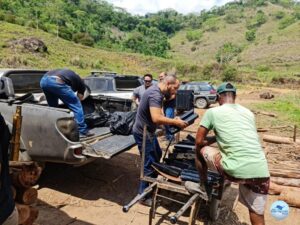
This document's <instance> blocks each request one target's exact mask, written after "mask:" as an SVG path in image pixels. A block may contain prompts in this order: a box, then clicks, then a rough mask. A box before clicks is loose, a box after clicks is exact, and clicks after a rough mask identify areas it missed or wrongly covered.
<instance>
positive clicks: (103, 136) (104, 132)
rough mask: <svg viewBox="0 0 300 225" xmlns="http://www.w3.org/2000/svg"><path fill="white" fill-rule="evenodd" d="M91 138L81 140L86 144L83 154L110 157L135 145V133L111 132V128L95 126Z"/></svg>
mask: <svg viewBox="0 0 300 225" xmlns="http://www.w3.org/2000/svg"><path fill="white" fill-rule="evenodd" d="M91 132H93V133H95V136H93V137H92V138H90V139H86V140H83V141H81V143H82V144H83V145H84V146H85V149H84V150H83V152H82V154H83V155H86V156H91V157H98V158H105V159H110V158H112V157H113V156H115V155H118V154H120V153H122V152H124V151H126V150H129V149H130V148H131V147H133V146H134V145H135V140H134V138H133V135H117V134H112V133H110V130H109V128H107V127H99V128H94V129H93V130H91Z"/></svg>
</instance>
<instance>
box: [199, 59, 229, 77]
mask: <svg viewBox="0 0 300 225" xmlns="http://www.w3.org/2000/svg"><path fill="white" fill-rule="evenodd" d="M223 69H224V66H222V65H220V64H219V63H213V64H208V65H205V66H204V67H203V69H202V78H203V79H204V80H210V79H212V78H217V77H220V74H221V73H222V72H223Z"/></svg>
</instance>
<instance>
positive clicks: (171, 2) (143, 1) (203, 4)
mask: <svg viewBox="0 0 300 225" xmlns="http://www.w3.org/2000/svg"><path fill="white" fill-rule="evenodd" d="M107 1H108V2H110V3H112V4H113V5H114V6H117V7H121V8H124V9H126V11H127V12H129V13H131V14H134V15H145V14H146V13H155V12H158V11H160V10H163V9H169V8H172V9H175V10H176V11H177V12H180V13H182V14H187V13H192V12H200V11H201V10H203V9H206V10H207V9H210V8H212V7H213V6H220V5H224V4H225V3H227V2H230V1H232V0H107Z"/></svg>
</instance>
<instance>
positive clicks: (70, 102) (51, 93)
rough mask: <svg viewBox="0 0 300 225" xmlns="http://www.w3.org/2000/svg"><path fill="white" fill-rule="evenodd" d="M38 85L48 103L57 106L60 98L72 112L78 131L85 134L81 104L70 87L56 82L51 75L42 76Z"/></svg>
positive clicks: (86, 130)
mask: <svg viewBox="0 0 300 225" xmlns="http://www.w3.org/2000/svg"><path fill="white" fill-rule="evenodd" d="M40 85H41V88H42V89H43V92H44V94H45V96H46V99H47V102H48V105H49V106H51V107H58V99H60V100H61V101H62V102H63V103H64V104H65V105H66V106H67V107H68V108H69V109H70V110H71V111H72V112H73V113H74V117H75V121H76V122H77V124H78V129H79V132H80V133H81V134H86V133H87V132H88V129H87V125H86V123H85V121H84V114H83V109H82V105H81V103H80V100H79V99H78V97H77V96H76V94H75V93H74V91H73V90H72V89H71V87H70V86H69V85H67V84H65V83H59V82H57V81H56V77H52V76H44V77H43V78H42V79H41V82H40Z"/></svg>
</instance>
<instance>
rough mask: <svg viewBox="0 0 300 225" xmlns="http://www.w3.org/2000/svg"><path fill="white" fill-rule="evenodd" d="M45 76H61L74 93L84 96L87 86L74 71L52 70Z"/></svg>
mask: <svg viewBox="0 0 300 225" xmlns="http://www.w3.org/2000/svg"><path fill="white" fill-rule="evenodd" d="M45 76H59V77H60V78H61V79H62V80H63V81H64V82H65V83H66V84H67V85H69V86H70V87H71V88H72V90H73V91H77V92H78V93H80V94H84V91H85V84H84V82H83V80H82V79H81V78H80V76H79V75H77V74H76V73H75V72H74V71H72V70H68V69H57V70H51V71H49V72H47V73H46V74H45Z"/></svg>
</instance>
